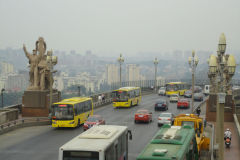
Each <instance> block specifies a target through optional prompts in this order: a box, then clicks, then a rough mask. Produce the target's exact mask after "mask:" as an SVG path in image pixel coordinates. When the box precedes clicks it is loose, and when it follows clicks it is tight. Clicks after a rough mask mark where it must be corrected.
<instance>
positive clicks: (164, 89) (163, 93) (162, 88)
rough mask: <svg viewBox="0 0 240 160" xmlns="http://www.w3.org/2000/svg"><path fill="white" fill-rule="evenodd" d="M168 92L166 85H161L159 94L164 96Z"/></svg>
mask: <svg viewBox="0 0 240 160" xmlns="http://www.w3.org/2000/svg"><path fill="white" fill-rule="evenodd" d="M165 94H166V87H161V88H160V89H159V90H158V95H159V96H160V95H162V96H165Z"/></svg>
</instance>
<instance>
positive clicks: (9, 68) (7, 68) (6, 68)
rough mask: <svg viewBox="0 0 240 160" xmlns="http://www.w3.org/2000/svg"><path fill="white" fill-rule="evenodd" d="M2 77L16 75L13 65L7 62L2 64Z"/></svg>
mask: <svg viewBox="0 0 240 160" xmlns="http://www.w3.org/2000/svg"><path fill="white" fill-rule="evenodd" d="M0 65H1V75H8V74H11V73H14V68H13V65H12V64H10V63H7V62H1V63H0Z"/></svg>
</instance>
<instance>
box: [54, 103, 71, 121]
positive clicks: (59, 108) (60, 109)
mask: <svg viewBox="0 0 240 160" xmlns="http://www.w3.org/2000/svg"><path fill="white" fill-rule="evenodd" d="M52 117H54V118H55V119H56V120H72V119H73V106H72V105H70V104H55V105H53V110H52Z"/></svg>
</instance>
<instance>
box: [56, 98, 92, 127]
mask: <svg viewBox="0 0 240 160" xmlns="http://www.w3.org/2000/svg"><path fill="white" fill-rule="evenodd" d="M92 114H93V102H92V98H88V97H73V98H69V99H64V100H62V101H60V102H57V103H54V104H53V106H52V127H77V126H79V125H80V124H83V123H84V122H85V121H86V120H87V118H88V117H89V116H90V115H92Z"/></svg>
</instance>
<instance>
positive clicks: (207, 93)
mask: <svg viewBox="0 0 240 160" xmlns="http://www.w3.org/2000/svg"><path fill="white" fill-rule="evenodd" d="M210 87H211V85H205V86H204V95H205V96H207V95H209V93H210Z"/></svg>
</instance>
